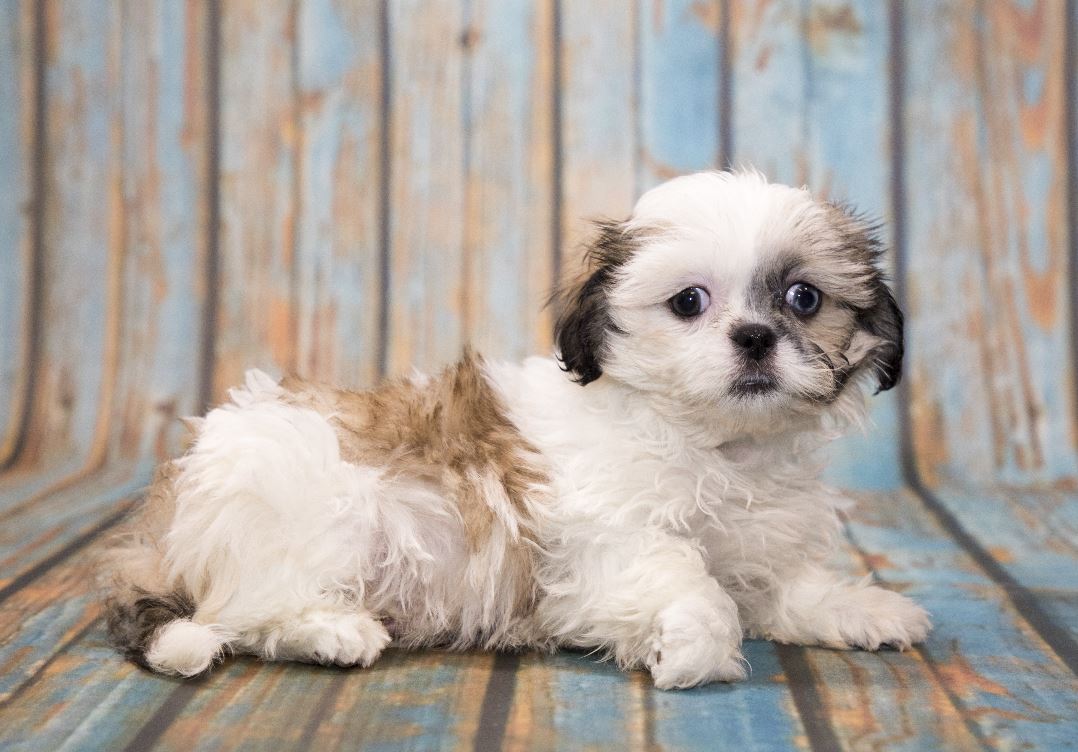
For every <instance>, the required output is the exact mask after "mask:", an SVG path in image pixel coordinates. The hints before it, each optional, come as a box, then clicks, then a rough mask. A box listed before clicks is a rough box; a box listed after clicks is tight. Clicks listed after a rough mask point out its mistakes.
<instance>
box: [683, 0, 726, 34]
mask: <svg viewBox="0 0 1078 752" xmlns="http://www.w3.org/2000/svg"><path fill="white" fill-rule="evenodd" d="M722 8H723V6H722V3H720V2H718V1H717V0H695V2H693V4H692V5H691V6H690V7H689V12H690V13H692V16H693V18H695V19H696V20H697V21H698V22H699V23H700V25H701V26H703V27H704V28H705V29H707V30H708V31H710V32H711V33H712V34H714V35H715V36H718V35H719V33H720V32H721V31H722Z"/></svg>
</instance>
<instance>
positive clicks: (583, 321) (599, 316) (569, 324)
mask: <svg viewBox="0 0 1078 752" xmlns="http://www.w3.org/2000/svg"><path fill="white" fill-rule="evenodd" d="M595 226H596V234H595V237H594V238H593V240H592V241H591V242H590V243H589V245H588V246H587V247H586V249H585V252H584V268H583V270H582V271H581V273H580V274H579V275H577V276H576V277H575V278H574V279H571V280H569V281H568V282H567V283H566V284H564V285H563V286H562V287H561V289H560V290H558V292H556V293H555V294H554V296H553V300H554V301H556V304H557V306H558V311H559V313H558V318H557V321H556V323H555V324H554V341H555V343H556V344H557V348H558V360H559V361H560V362H561V366H562V368H563V369H564V370H566V371H569V372H570V373H572V374H573V376H574V377H575V380H576V381H577V383H579V384H580V385H581V386H583V385H585V384H589V383H591V382H592V381H595V380H596V379H597V378H599V377H600V376H602V375H603V366H602V360H603V351H604V348H605V347H606V344H607V338H608V336H609V334H610V332H616V331H618V328H617V325H616V324H615V323H614V320H613V318H611V315H610V300H609V295H610V288H611V287H612V286H613V284H614V279H615V273H616V272H617V270H618V269H619V268H620V267H621V266H623V265H624V264H625V263H626V262H627V261H628V260H629V259H630V258H631V257H632V254H633V252H634V251H635V249H636V240H635V237H634V236H633V234H632V233H631V232H630V231H628V230H627V229H626V227H625V223H624V222H614V221H610V220H601V221H598V222H596V223H595Z"/></svg>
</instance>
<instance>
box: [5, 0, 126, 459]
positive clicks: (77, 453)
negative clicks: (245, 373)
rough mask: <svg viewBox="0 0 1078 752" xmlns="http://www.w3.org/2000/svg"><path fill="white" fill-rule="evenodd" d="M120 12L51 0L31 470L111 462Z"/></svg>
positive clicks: (119, 245)
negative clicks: (106, 453) (39, 334)
mask: <svg viewBox="0 0 1078 752" xmlns="http://www.w3.org/2000/svg"><path fill="white" fill-rule="evenodd" d="M119 11H120V9H119V5H118V4H117V3H107V4H105V5H103V6H102V7H96V6H95V7H91V6H89V5H87V4H85V3H78V2H61V1H60V0H56V1H54V2H47V3H46V4H45V6H44V9H43V12H44V16H45V24H46V28H45V34H46V43H45V44H46V59H45V61H44V64H45V72H44V74H45V88H46V91H47V92H48V99H47V103H46V112H45V118H46V122H45V126H44V127H45V131H44V134H43V135H44V138H45V139H46V147H45V149H46V157H47V158H46V164H45V178H44V181H45V191H46V195H45V196H44V197H43V199H44V210H45V212H44V219H43V221H44V248H43V251H42V253H43V258H41V259H40V263H42V264H43V267H44V291H43V295H42V298H41V299H40V300H39V301H37V307H38V311H39V315H41V316H42V317H43V322H42V340H41V345H40V354H39V358H40V360H39V363H38V364H37V368H36V369H35V372H34V378H35V384H34V404H33V406H32V408H31V415H30V432H29V434H28V436H27V441H26V444H25V447H24V448H25V451H24V453H23V455H22V456H21V457H20V462H21V464H22V466H23V467H24V468H25V467H36V468H43V469H44V470H45V471H46V472H47V473H49V472H51V473H53V474H54V475H55V476H63V475H64V474H65V473H66V472H68V471H69V470H70V469H71V468H73V467H79V466H83V465H85V464H90V465H93V464H95V463H98V462H100V461H101V460H102V459H103V457H104V450H105V448H106V440H107V437H108V434H109V430H108V427H109V425H110V421H111V418H112V416H111V414H110V413H111V411H110V409H109V407H110V405H109V396H110V395H111V393H112V390H113V386H114V383H115V377H116V370H117V368H118V338H119V327H120V321H119V319H120V289H121V281H122V275H123V252H124V247H123V244H124V237H123V219H124V212H123V180H122V177H123V176H122V169H121V161H120V151H121V148H122V143H123V120H122V110H121V100H120V78H121V71H120V44H119V34H120V32H119V20H120V19H119V15H120V13H119Z"/></svg>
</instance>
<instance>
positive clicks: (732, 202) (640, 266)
mask: <svg viewBox="0 0 1078 752" xmlns="http://www.w3.org/2000/svg"><path fill="white" fill-rule="evenodd" d="M881 252H882V246H881V243H880V240H879V238H878V237H877V234H876V228H875V227H873V226H872V225H871V224H869V223H867V222H866V221H865V220H864V219H863V218H861V217H860V216H858V215H856V214H854V213H852V212H851V211H849V210H848V209H847V208H845V207H842V206H837V205H834V204H831V203H827V202H824V201H819V200H816V199H814V198H813V197H812V196H811V195H810V194H809V193H808V192H807V191H806V190H799V189H794V188H790V187H787V186H784V185H774V184H769V183H768V182H767V181H766V180H765V179H764V178H762V177H761V176H759V175H758V174H755V173H729V172H722V173H720V172H707V173H698V174H695V175H688V176H685V177H679V178H675V179H674V180H670V181H669V182H667V183H664V184H662V185H660V186H658V187H656V188H654V189H652V190H650V191H648V192H647V193H646V194H644V196H643V197H642V198H641V199H640V200H639V201H638V202H637V204H636V207H635V208H634V210H633V214H632V216H631V217H630V218H629V219H628V220H625V221H623V222H600V223H598V228H597V235H596V237H595V238H594V240H593V241H592V243H591V244H590V246H589V247H588V248H587V252H586V255H585V258H584V265H583V268H582V270H581V271H580V273H579V274H578V275H577V276H576V277H575V278H574V279H573V280H572V281H570V282H569V283H568V284H566V285H565V286H564V287H563V288H562V290H561V294H560V315H559V318H558V321H557V326H556V334H555V338H556V342H557V346H558V352H559V357H560V359H561V362H562V365H563V367H564V368H565V369H566V370H567V371H569V372H571V373H572V374H573V375H574V377H575V378H576V379H577V381H579V383H581V384H584V385H586V384H588V383H590V382H592V381H595V380H596V379H598V378H599V377H600V376H603V375H604V374H605V375H606V376H607V377H608V378H611V379H614V380H617V381H620V382H622V383H624V384H627V385H629V386H631V387H633V388H635V389H637V390H642V391H645V392H651V393H656V394H660V395H662V397H663V399H666V400H673V401H675V402H677V403H678V404H680V405H681V406H682V407H684V408H685V409H687V410H692V409H695V408H702V407H722V408H723V409H724V412H727V413H729V414H736V415H741V416H742V420H749V421H757V420H766V419H776V420H777V419H779V418H780V417H781V416H782V415H784V414H790V415H802V416H803V415H805V414H806V413H810V414H818V413H822V412H824V411H826V410H827V408H828V407H829V406H831V405H833V404H835V403H836V401H837V400H838V399H839V397H840V396H841V395H842V394H843V393H844V392H845V391H846V390H848V389H851V388H854V387H853V385H855V384H858V383H868V382H874V386H875V387H876V388H877V389H878V390H885V389H890V388H891V387H893V386H894V385H895V384H896V383H897V382H898V379H899V375H900V371H901V365H902V313H901V311H899V309H898V306H897V305H896V303H895V299H894V296H893V295H892V293H891V291H890V289H888V287H887V285H886V283H885V280H884V277H883V274H882V272H881V271H880V269H879V267H878V260H879V256H880V254H881ZM778 422H781V420H779V421H778Z"/></svg>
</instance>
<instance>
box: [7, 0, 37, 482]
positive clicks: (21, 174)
mask: <svg viewBox="0 0 1078 752" xmlns="http://www.w3.org/2000/svg"><path fill="white" fill-rule="evenodd" d="M33 11H34V3H33V2H30V0H23V1H21V2H20V1H16V0H8V1H7V2H4V3H2V4H0V103H3V106H0V196H3V200H0V321H2V322H3V326H0V395H3V396H0V466H3V465H4V464H6V463H7V462H8V461H9V460H10V459H11V457H12V455H13V454H14V453H15V450H16V448H17V445H18V442H19V437H20V434H21V432H22V421H23V414H24V412H25V410H26V407H27V405H26V400H27V390H28V389H29V387H30V383H29V377H30V337H31V315H32V314H31V306H32V304H33V289H32V285H33V257H32V254H33V250H34V249H33V243H34V227H33V210H34V206H33V200H34V166H33V159H34V147H35V140H34V132H35V126H36V122H35V120H36V114H35V107H36V101H37V91H36V89H37V75H36V74H37V58H36V52H37V50H36V49H35V41H36V31H37V29H36V24H35V14H34V12H33Z"/></svg>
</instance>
